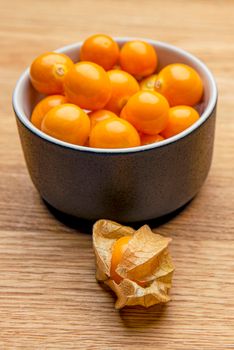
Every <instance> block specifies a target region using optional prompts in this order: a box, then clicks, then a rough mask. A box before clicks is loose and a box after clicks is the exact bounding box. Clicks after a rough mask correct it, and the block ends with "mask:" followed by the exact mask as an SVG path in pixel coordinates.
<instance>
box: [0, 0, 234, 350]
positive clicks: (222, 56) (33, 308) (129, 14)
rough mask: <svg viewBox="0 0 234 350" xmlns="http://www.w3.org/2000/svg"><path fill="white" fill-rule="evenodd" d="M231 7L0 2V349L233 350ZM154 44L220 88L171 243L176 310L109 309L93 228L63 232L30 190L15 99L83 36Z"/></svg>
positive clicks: (74, 226)
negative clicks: (28, 80) (208, 153)
mask: <svg viewBox="0 0 234 350" xmlns="http://www.w3.org/2000/svg"><path fill="white" fill-rule="evenodd" d="M233 16H234V2H233V1H228V0H225V1H221V0H220V1H218V0H217V1H209V0H206V1H204V0H200V1H186V0H184V1H182V0H181V1H173V0H171V1H168V0H165V1H164V2H163V5H162V2H161V1H155V0H145V1H133V0H127V1H120V0H111V1H110V0H102V1H101V0H97V1H91V0H80V1H76V0H67V1H62V0H58V1H46V0H41V1H30V0H21V1H16V0H15V1H13V0H7V1H3V0H1V1H0V38H1V39H0V40H1V54H0V62H1V65H0V80H1V85H0V86H1V90H0V106H1V107H0V108H1V110H0V125H1V137H0V171H1V174H0V349H2V350H5V349H26V350H27V349H30V350H32V349H40V350H41V349H84V350H85V349H94V350H95V349H98V350H99V349H100V350H114V349H134V350H135V349H140V350H141V349H160V350H164V349H167V350H174V349H185V350H190V349H199V350H200V349H212V350H217V349H218V350H219V349H225V350H228V349H234V137H233V135H234V112H233V110H234V98H233V93H234V63H233V62H234V60H233V59H234V21H233ZM96 32H105V33H109V34H110V35H116V36H124V35H129V36H139V37H150V38H153V39H158V40H162V41H167V42H170V43H172V44H175V45H178V46H180V47H182V48H184V49H186V50H189V51H191V52H192V53H193V54H195V55H197V56H198V57H200V58H201V59H203V60H204V61H205V62H206V63H207V64H208V66H209V67H210V68H211V70H212V71H213V72H214V75H215V77H216V80H217V83H218V87H219V105H218V120H217V129H216V140H215V152H214V159H213V164H212V169H211V171H210V174H209V177H208V179H207V181H206V183H205V185H204V186H203V188H202V190H201V191H200V193H199V194H198V196H197V197H196V198H195V199H194V200H193V201H192V203H190V204H189V205H188V206H187V207H186V208H185V209H184V210H183V211H182V212H180V213H179V214H178V215H177V216H175V217H174V218H172V219H171V220H170V221H168V222H166V223H164V224H163V225H161V226H159V227H157V228H156V224H154V225H153V228H154V229H155V231H157V232H161V233H162V234H165V235H168V236H171V237H172V238H173V243H172V245H171V253H172V255H173V258H174V262H175V265H176V273H175V275H174V286H173V289H172V291H171V295H172V299H173V300H172V302H171V303H169V304H168V305H167V306H165V307H163V308H159V307H152V308H150V309H149V310H147V311H145V310H143V309H123V310H122V311H120V312H119V311H116V310H115V309H114V298H113V295H112V294H110V293H108V292H107V291H104V290H103V289H102V288H101V287H100V286H99V285H98V284H97V283H96V281H95V277H94V273H95V267H94V256H93V251H92V245H91V235H90V233H91V226H90V225H87V224H85V223H82V222H80V223H74V222H70V225H68V224H69V223H68V222H64V220H62V218H60V220H59V218H57V217H55V216H54V214H53V213H52V212H50V211H49V210H48V209H47V207H46V206H45V205H44V203H43V202H42V200H41V199H40V197H39V195H38V193H37V192H36V190H35V188H34V187H33V185H32V183H31V181H30V179H29V176H28V173H27V170H26V167H25V163H24V159H23V155H22V151H21V148H20V143H19V138H18V134H17V130H16V124H15V120H14V115H13V112H12V107H11V93H12V90H13V87H14V84H15V82H16V79H17V78H18V77H19V74H20V73H21V71H22V70H23V69H24V68H25V67H26V66H28V65H29V64H30V62H31V61H32V59H33V58H34V57H35V56H37V55H38V54H40V53H42V52H45V51H49V50H54V49H55V48H57V47H60V46H63V45H66V44H68V43H72V42H75V41H79V40H82V39H84V38H85V37H87V36H88V35H90V34H91V33H96Z"/></svg>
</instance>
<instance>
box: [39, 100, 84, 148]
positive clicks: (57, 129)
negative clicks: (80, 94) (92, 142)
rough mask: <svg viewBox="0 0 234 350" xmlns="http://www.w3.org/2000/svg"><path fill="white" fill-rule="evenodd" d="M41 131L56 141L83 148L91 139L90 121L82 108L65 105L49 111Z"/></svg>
mask: <svg viewBox="0 0 234 350" xmlns="http://www.w3.org/2000/svg"><path fill="white" fill-rule="evenodd" d="M41 130H42V131H43V132H45V133H46V134H48V135H50V136H52V137H54V138H56V139H59V140H62V141H65V142H69V143H72V144H75V145H81V146H82V145H84V144H85V143H86V141H87V139H88V137H89V132H90V120H89V117H88V115H87V114H86V113H85V112H84V111H83V110H82V109H81V108H79V107H78V106H76V105H73V104H70V103H65V104H63V105H60V106H56V107H53V108H52V109H50V110H49V112H48V113H47V114H46V116H45V117H44V119H43V121H42V124H41Z"/></svg>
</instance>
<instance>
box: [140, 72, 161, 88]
mask: <svg viewBox="0 0 234 350" xmlns="http://www.w3.org/2000/svg"><path fill="white" fill-rule="evenodd" d="M157 76H158V75H157V74H152V75H150V76H149V77H147V78H145V79H143V80H142V81H141V82H140V89H141V90H144V91H154V86H155V82H156V80H157Z"/></svg>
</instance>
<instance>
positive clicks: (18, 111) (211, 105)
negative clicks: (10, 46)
mask: <svg viewBox="0 0 234 350" xmlns="http://www.w3.org/2000/svg"><path fill="white" fill-rule="evenodd" d="M113 39H114V40H116V42H117V43H118V44H120V45H122V44H124V43H125V42H127V41H131V40H141V41H146V42H148V43H149V44H152V45H156V46H160V47H162V48H164V49H167V50H170V51H174V52H176V53H179V54H180V55H182V56H185V57H186V58H188V59H189V60H191V61H193V62H194V63H195V64H196V65H198V66H200V67H201V68H202V70H203V71H204V72H205V75H206V77H207V78H208V80H209V81H210V86H211V92H210V98H209V102H208V105H207V107H206V109H205V110H204V112H203V113H202V115H201V116H200V118H199V119H198V120H197V121H196V122H195V123H194V124H193V125H191V126H190V127H189V128H187V129H186V130H184V131H182V132H181V133H179V134H177V135H175V136H172V137H170V138H168V139H165V140H163V141H160V142H157V143H152V144H148V145H143V146H137V147H131V148H130V147H129V148H93V147H86V146H80V145H75V144H71V143H68V142H65V141H61V140H58V139H56V138H54V137H52V136H49V135H47V134H45V133H44V132H42V131H41V130H39V129H37V128H36V127H35V126H34V125H33V124H32V123H31V121H30V119H28V118H27V116H26V114H25V113H24V110H23V106H21V104H20V103H19V101H18V99H19V94H20V89H21V85H22V83H23V81H24V80H25V79H27V78H28V77H29V69H30V68H29V67H28V68H27V69H25V70H24V72H23V73H22V74H21V76H20V77H19V79H18V80H17V82H16V86H15V89H14V91H13V95H12V106H13V109H14V112H15V115H16V117H17V118H18V119H19V120H20V122H21V123H22V124H23V125H24V126H25V127H26V128H27V129H28V130H29V131H31V132H32V133H33V134H36V136H38V137H40V138H42V139H44V140H45V141H47V142H50V143H53V144H56V145H58V146H62V147H65V148H69V149H72V150H79V151H83V152H88V153H104V154H126V153H138V152H142V151H147V150H151V149H155V148H160V147H164V146H166V145H169V144H172V143H175V142H177V141H179V140H181V139H183V138H184V137H186V136H188V135H189V134H191V133H193V132H194V131H195V130H197V129H198V128H199V127H200V126H201V125H202V124H204V123H205V121H206V120H207V119H208V118H209V117H210V116H211V114H212V112H213V110H214V109H215V106H216V103H217V98H218V91H217V86H216V82H215V79H214V76H213V74H212V73H211V71H210V70H209V68H208V67H207V66H206V64H205V63H203V62H202V61H201V60H200V59H199V58H197V57H196V56H194V55H193V54H191V53H190V52H188V51H185V50H183V49H181V48H178V47H176V46H174V45H171V44H168V43H166V42H162V41H156V40H153V39H147V38H139V37H114V38H113ZM82 43H83V42H82V41H79V42H76V43H73V44H69V45H66V46H63V47H61V48H59V49H56V50H54V51H55V52H58V53H66V51H68V50H74V49H76V48H77V49H78V48H80V47H81V45H82Z"/></svg>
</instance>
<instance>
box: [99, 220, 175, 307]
mask: <svg viewBox="0 0 234 350" xmlns="http://www.w3.org/2000/svg"><path fill="white" fill-rule="evenodd" d="M129 235H130V236H132V238H131V239H130V241H129V242H128V245H127V248H126V250H125V252H124V254H123V256H122V259H121V261H120V263H119V265H118V266H117V269H116V272H117V273H118V274H119V275H120V276H121V277H122V278H123V279H122V281H121V282H120V283H119V284H117V283H116V282H115V281H114V280H112V279H111V276H110V267H111V257H112V247H113V244H114V243H115V242H116V241H117V240H118V239H119V238H121V237H123V236H129ZM170 242H171V239H170V238H167V237H163V236H161V235H159V234H156V233H153V232H152V231H151V229H150V228H149V226H147V225H144V226H142V227H141V228H140V229H139V230H137V231H135V230H134V229H132V228H131V227H127V226H122V225H120V224H118V223H116V222H113V221H109V220H99V221H97V222H96V223H95V225H94V227H93V246H94V251H95V256H96V265H97V273H96V278H97V280H98V281H100V282H104V283H105V284H107V285H108V286H109V287H110V288H111V289H112V290H113V291H114V292H115V293H116V295H117V301H116V304H115V307H116V308H117V309H120V308H122V307H124V306H126V305H142V306H144V307H149V306H152V305H154V304H158V303H166V302H168V301H169V300H170V297H169V295H168V291H169V289H170V288H171V281H172V275H173V270H174V266H173V264H172V261H171V257H170V254H169V252H168V249H167V248H168V245H169V243H170Z"/></svg>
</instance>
